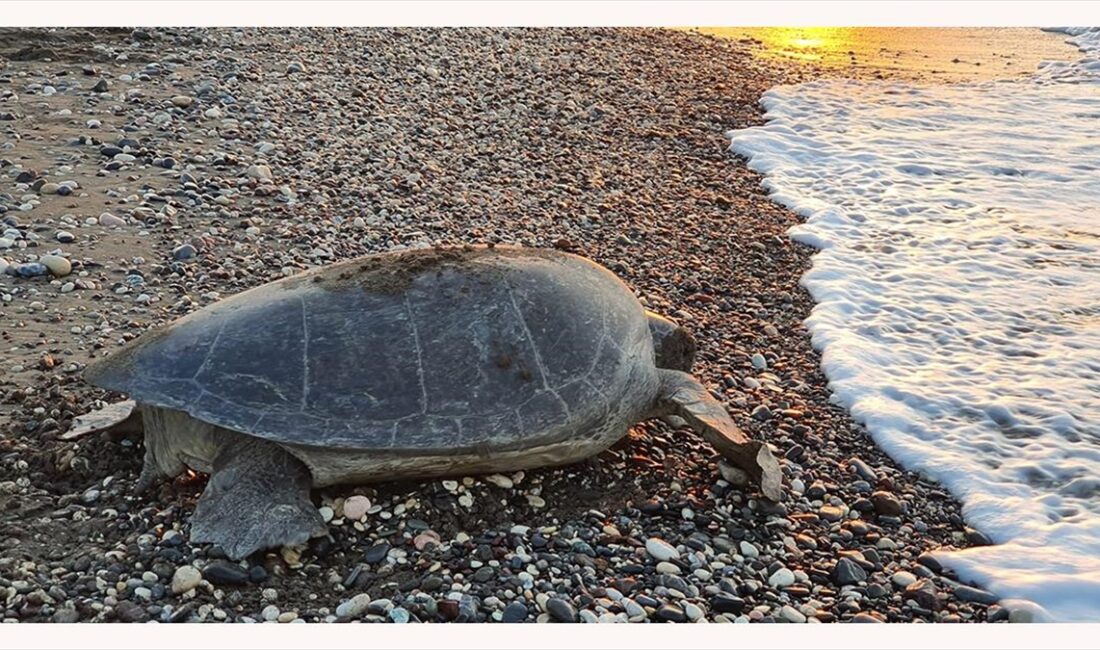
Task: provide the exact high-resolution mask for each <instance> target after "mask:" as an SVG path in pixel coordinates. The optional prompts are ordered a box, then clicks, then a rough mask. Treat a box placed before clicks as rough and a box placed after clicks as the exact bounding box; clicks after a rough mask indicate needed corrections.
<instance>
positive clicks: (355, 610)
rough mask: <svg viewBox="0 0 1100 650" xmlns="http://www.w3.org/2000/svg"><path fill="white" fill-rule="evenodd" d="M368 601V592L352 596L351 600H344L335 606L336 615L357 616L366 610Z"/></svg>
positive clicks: (369, 599) (368, 604)
mask: <svg viewBox="0 0 1100 650" xmlns="http://www.w3.org/2000/svg"><path fill="white" fill-rule="evenodd" d="M370 603H371V597H370V594H359V595H357V596H353V597H352V598H351V600H346V601H344V602H342V603H340V604H339V605H337V606H336V616H338V617H339V618H358V617H359V616H362V615H363V614H365V613H366V612H367V609H368V608H369V607H370Z"/></svg>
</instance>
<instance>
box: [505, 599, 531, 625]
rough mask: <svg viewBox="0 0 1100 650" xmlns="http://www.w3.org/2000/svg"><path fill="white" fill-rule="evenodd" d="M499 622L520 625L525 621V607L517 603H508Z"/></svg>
mask: <svg viewBox="0 0 1100 650" xmlns="http://www.w3.org/2000/svg"><path fill="white" fill-rule="evenodd" d="M500 620H501V622H502V623H522V622H523V621H525V620H527V606H526V605H524V604H523V603H521V602H518V601H516V602H511V603H508V606H507V607H505V608H504V612H503V613H502V614H501V618H500Z"/></svg>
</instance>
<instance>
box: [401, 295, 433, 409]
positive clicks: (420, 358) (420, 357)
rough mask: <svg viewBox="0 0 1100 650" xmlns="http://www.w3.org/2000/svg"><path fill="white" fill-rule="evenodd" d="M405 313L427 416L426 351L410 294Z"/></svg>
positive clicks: (417, 377) (421, 404)
mask: <svg viewBox="0 0 1100 650" xmlns="http://www.w3.org/2000/svg"><path fill="white" fill-rule="evenodd" d="M405 313H406V314H408V315H409V329H410V330H412V336H413V347H414V348H416V379H417V381H418V382H419V383H420V415H425V414H427V413H428V387H427V385H426V384H425V383H424V350H423V348H421V347H420V330H419V328H418V327H417V326H416V316H415V315H414V314H413V310H412V303H411V302H410V301H409V294H408V293H406V294H405ZM406 417H410V416H406ZM401 419H404V418H401Z"/></svg>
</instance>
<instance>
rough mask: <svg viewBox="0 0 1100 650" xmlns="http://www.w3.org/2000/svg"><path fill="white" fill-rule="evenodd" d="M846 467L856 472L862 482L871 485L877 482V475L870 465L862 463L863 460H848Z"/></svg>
mask: <svg viewBox="0 0 1100 650" xmlns="http://www.w3.org/2000/svg"><path fill="white" fill-rule="evenodd" d="M848 465H849V467H851V468H852V469H854V470H855V471H856V474H858V475H859V477H860V478H862V479H863V480H865V481H870V482H871V483H874V482H875V481H877V480H878V474H877V473H876V472H875V470H874V469H872V468H871V466H870V465H868V464H867V463H865V462H863V460H861V459H859V458H854V457H853V458H850V459H848Z"/></svg>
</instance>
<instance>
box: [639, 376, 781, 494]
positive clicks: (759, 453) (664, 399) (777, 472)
mask: <svg viewBox="0 0 1100 650" xmlns="http://www.w3.org/2000/svg"><path fill="white" fill-rule="evenodd" d="M658 373H659V374H660V376H661V395H660V397H659V398H658V400H659V401H660V403H661V405H662V406H664V407H666V408H667V409H668V410H670V411H671V412H672V414H674V415H678V416H680V417H682V418H684V419H685V420H687V422H688V424H689V425H690V426H691V428H692V429H695V430H696V431H697V432H699V433H700V434H701V435H702V436H703V438H704V439H706V441H707V442H709V443H710V444H711V446H712V447H714V448H715V449H716V450H717V451H718V453H720V454H722V455H723V456H725V457H726V458H728V459H729V460H730V462H732V463H733V464H734V465H737V466H738V467H740V468H741V469H743V470H745V471H746V472H748V474H749V476H751V477H752V478H753V479H755V480H756V481H757V482H758V483H759V484H760V491H761V492H763V493H764V496H765V497H767V498H769V499H771V500H772V501H779V499H780V498H781V497H782V494H783V492H782V485H783V471H782V470H781V469H780V468H779V461H777V460H776V459H775V456H773V455H772V452H771V450H769V449H768V446H767V445H766V444H764V443H763V442H760V441H758V440H751V439H749V438H748V437H747V436H746V435H745V434H744V433H743V432H742V431H741V429H740V428H739V427H738V426H737V425H736V424H734V422H733V420H731V419H730V416H729V413H726V409H725V408H723V407H722V405H721V404H720V403H719V402H718V400H716V399H714V398H713V397H711V395H710V393H708V392H707V389H706V388H705V387H704V386H703V385H702V384H700V383H699V382H698V381H696V380H695V379H694V378H693V377H692V376H691V375H689V374H687V373H685V372H680V371H678V370H658Z"/></svg>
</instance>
